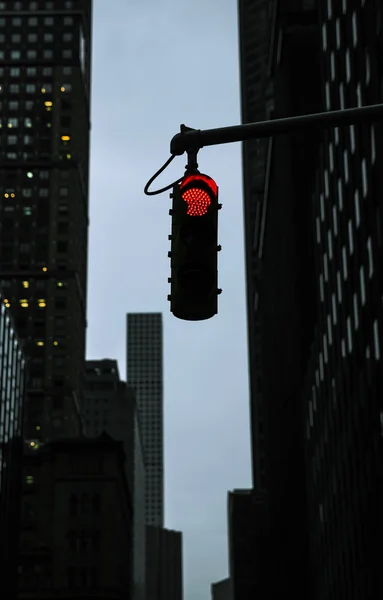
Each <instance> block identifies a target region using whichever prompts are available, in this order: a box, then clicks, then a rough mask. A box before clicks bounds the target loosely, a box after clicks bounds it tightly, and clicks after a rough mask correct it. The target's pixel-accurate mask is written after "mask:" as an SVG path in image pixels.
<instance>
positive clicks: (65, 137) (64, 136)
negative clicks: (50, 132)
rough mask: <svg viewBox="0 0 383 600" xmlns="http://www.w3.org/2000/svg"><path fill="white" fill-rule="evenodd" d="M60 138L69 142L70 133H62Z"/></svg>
mask: <svg viewBox="0 0 383 600" xmlns="http://www.w3.org/2000/svg"><path fill="white" fill-rule="evenodd" d="M61 139H62V141H63V142H69V141H70V135H62V136H61Z"/></svg>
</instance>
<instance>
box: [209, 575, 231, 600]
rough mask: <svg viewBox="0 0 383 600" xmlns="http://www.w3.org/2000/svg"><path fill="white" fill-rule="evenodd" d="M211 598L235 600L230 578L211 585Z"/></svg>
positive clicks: (215, 599) (214, 599)
mask: <svg viewBox="0 0 383 600" xmlns="http://www.w3.org/2000/svg"><path fill="white" fill-rule="evenodd" d="M211 598H212V600H233V594H232V589H231V580H230V578H229V577H227V578H226V579H222V580H221V581H217V582H216V583H212V584H211Z"/></svg>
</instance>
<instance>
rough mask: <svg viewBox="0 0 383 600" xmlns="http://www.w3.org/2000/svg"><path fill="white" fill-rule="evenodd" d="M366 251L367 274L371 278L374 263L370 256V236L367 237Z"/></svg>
mask: <svg viewBox="0 0 383 600" xmlns="http://www.w3.org/2000/svg"><path fill="white" fill-rule="evenodd" d="M367 252H368V276H369V278H370V279H371V277H372V275H373V273H374V263H373V258H372V243H371V238H370V237H369V238H368V239H367Z"/></svg>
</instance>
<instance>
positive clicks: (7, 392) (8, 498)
mask: <svg viewBox="0 0 383 600" xmlns="http://www.w3.org/2000/svg"><path fill="white" fill-rule="evenodd" d="M24 400H25V358H24V355H23V351H22V344H20V341H19V340H18V338H17V334H16V332H15V329H14V327H13V324H12V320H11V318H10V315H9V311H8V309H7V308H6V306H5V303H4V298H3V297H2V295H1V294H0V540H1V544H0V580H1V581H2V587H3V589H4V590H5V589H6V590H8V597H9V598H10V600H13V599H14V598H15V597H16V591H17V572H16V565H17V535H15V532H16V531H17V529H18V527H19V518H20V514H19V513H20V511H19V508H20V502H19V498H20V493H21V485H20V484H21V473H22V454H23V437H22V436H23V409H24Z"/></svg>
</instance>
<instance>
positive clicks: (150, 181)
mask: <svg viewBox="0 0 383 600" xmlns="http://www.w3.org/2000/svg"><path fill="white" fill-rule="evenodd" d="M176 156H177V155H176V154H172V155H171V157H170V158H168V160H167V161H166V163H165V164H164V165H162V167H161V168H160V169H158V171H157V173H155V174H154V175H153V177H151V178H150V179H149V181H148V183H147V184H146V186H145V188H144V194H146V195H147V196H155V195H156V194H162V192H166V190H170V188H172V187H173V186H174V185H176V184H177V183H180V181H182V180H183V177H180V178H179V179H177V181H173V183H170V184H169V185H167V186H166V187H163V188H161V189H160V190H155V191H154V192H149V191H148V190H149V188H150V186H151V185H152V183H153V181H154V180H155V179H157V177H158V176H159V175H161V173H162V171H165V169H166V167H168V166H169V165H170V163H171V162H172V160H173V159H174V158H175V157H176Z"/></svg>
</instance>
